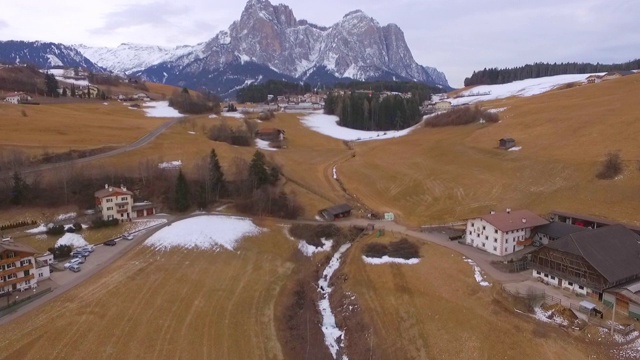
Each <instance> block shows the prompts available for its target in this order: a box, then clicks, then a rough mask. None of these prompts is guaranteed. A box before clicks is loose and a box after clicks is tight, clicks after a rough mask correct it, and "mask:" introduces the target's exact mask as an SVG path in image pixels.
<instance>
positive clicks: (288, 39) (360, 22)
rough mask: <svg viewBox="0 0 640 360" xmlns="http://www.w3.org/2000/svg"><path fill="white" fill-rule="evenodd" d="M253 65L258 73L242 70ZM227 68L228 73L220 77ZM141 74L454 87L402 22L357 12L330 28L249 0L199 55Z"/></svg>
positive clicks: (208, 80)
mask: <svg viewBox="0 0 640 360" xmlns="http://www.w3.org/2000/svg"><path fill="white" fill-rule="evenodd" d="M247 69H251V72H252V73H254V74H255V75H254V77H249V76H246V75H247V74H244V73H243V72H244V71H246V70H247ZM222 74H225V76H227V77H229V78H224V79H223V78H220V77H219V76H221V75H222ZM138 75H141V76H143V77H145V78H147V79H150V80H153V81H161V82H167V83H173V84H177V85H183V86H190V87H195V88H200V87H205V88H208V89H210V90H213V91H217V92H219V93H222V94H224V93H226V92H228V91H229V90H231V89H234V88H236V87H238V86H241V85H242V84H243V83H245V82H246V81H249V82H259V80H263V81H264V80H268V79H294V80H298V81H308V82H310V83H314V84H318V83H320V84H330V83H335V82H337V81H348V80H410V81H419V82H424V83H427V84H430V85H438V86H441V87H443V88H447V89H448V88H450V87H449V84H448V82H447V79H446V77H445V76H444V74H443V73H441V72H440V71H438V70H437V69H435V68H431V67H423V66H421V65H419V64H418V63H416V61H415V60H414V58H413V55H412V54H411V50H410V49H409V47H408V46H407V43H406V41H405V38H404V33H403V32H402V30H401V29H400V28H399V27H398V26H397V25H395V24H389V25H385V26H381V25H380V24H379V23H378V22H377V21H376V20H375V19H373V18H371V17H369V16H367V15H366V14H365V13H364V12H362V11H361V10H356V11H352V12H350V13H348V14H346V15H345V16H344V17H343V18H342V19H341V20H340V21H338V22H337V23H336V24H334V25H332V26H331V27H323V26H318V25H315V24H312V23H309V22H308V21H306V20H298V19H296V17H295V15H294V14H293V11H292V10H291V9H290V8H289V7H288V6H286V5H283V4H279V5H272V4H271V3H270V2H269V1H268V0H249V1H248V2H247V4H246V6H245V8H244V10H243V12H242V15H241V16H240V19H239V20H237V21H234V22H233V24H231V26H230V27H229V29H228V30H226V31H222V32H220V33H218V34H217V35H216V36H215V37H214V38H212V39H211V40H209V41H208V42H206V43H205V44H204V46H203V47H201V48H198V51H197V52H196V53H195V54H194V53H185V54H184V55H182V56H179V57H177V58H175V59H173V60H169V61H165V62H161V63H158V64H156V65H154V66H151V67H149V68H147V69H145V70H142V71H140V72H138ZM223 82H224V83H225V84H223ZM231 83H233V86H229V85H230V84H231Z"/></svg>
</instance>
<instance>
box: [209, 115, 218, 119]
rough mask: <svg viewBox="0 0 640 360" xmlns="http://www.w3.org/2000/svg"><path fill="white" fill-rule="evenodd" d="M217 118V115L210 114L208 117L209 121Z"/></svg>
mask: <svg viewBox="0 0 640 360" xmlns="http://www.w3.org/2000/svg"><path fill="white" fill-rule="evenodd" d="M217 117H218V115H216V114H211V115H209V119H215V118H217Z"/></svg>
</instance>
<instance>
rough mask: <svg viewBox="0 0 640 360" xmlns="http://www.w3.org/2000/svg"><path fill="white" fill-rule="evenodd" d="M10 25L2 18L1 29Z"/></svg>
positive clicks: (0, 20)
mask: <svg viewBox="0 0 640 360" xmlns="http://www.w3.org/2000/svg"><path fill="white" fill-rule="evenodd" d="M8 27H9V23H8V22H6V21H4V20H2V19H0V30H2V29H6V28H8Z"/></svg>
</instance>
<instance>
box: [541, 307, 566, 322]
mask: <svg viewBox="0 0 640 360" xmlns="http://www.w3.org/2000/svg"><path fill="white" fill-rule="evenodd" d="M533 313H534V316H535V318H536V319H538V320H540V321H542V322H545V323H548V324H556V325H564V326H566V325H569V322H568V321H567V320H566V319H564V318H563V317H561V316H558V315H556V314H555V313H554V312H553V310H550V311H546V310H544V309H542V308H539V307H537V308H534V309H533Z"/></svg>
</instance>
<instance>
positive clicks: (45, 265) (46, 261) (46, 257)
mask: <svg viewBox="0 0 640 360" xmlns="http://www.w3.org/2000/svg"><path fill="white" fill-rule="evenodd" d="M51 263H53V254H52V253H50V252H48V251H47V252H46V253H44V254H42V255H38V256H36V264H35V265H36V277H35V280H36V281H41V280H45V279H48V278H50V277H51V269H50V268H49V265H50V264H51Z"/></svg>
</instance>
